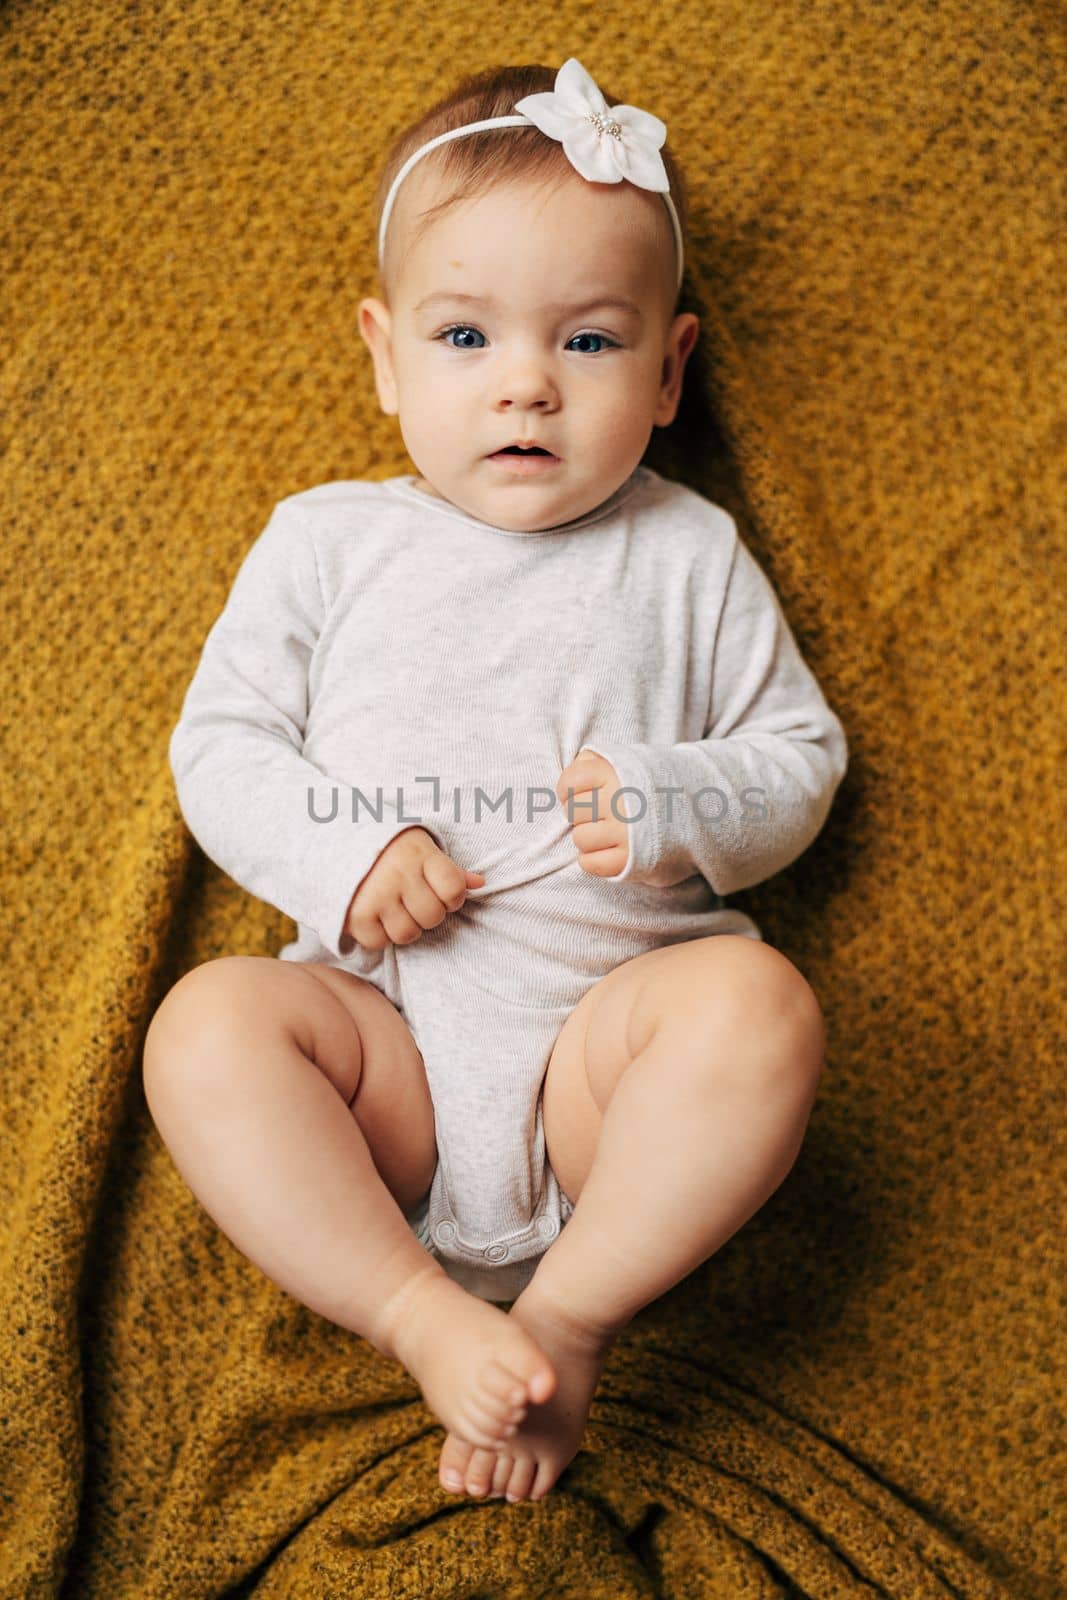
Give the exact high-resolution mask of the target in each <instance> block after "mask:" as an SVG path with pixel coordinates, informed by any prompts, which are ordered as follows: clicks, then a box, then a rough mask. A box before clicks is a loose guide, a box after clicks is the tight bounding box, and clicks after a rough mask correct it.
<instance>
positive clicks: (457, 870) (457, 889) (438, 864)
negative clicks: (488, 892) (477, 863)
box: [422, 854, 480, 911]
mask: <svg viewBox="0 0 1067 1600" xmlns="http://www.w3.org/2000/svg"><path fill="white" fill-rule="evenodd" d="M422 875H423V877H424V878H425V879H426V882H427V883H428V884H429V886H430V888H431V889H432V890H433V892H434V894H435V895H436V896H437V898H438V899H439V900H440V902H441V904H442V906H444V908H445V910H446V911H458V910H459V908H460V906H461V905H462V904H463V902H464V900H466V898H467V890H468V889H470V888H472V887H475V888H476V887H477V885H471V884H469V883H468V882H467V879H468V877H471V876H480V874H471V873H468V872H465V871H464V870H463V868H462V867H461V866H459V864H458V863H457V862H455V861H453V860H452V857H451V856H446V855H443V854H442V855H437V856H431V857H430V859H429V860H427V861H424V862H423V866H422Z"/></svg>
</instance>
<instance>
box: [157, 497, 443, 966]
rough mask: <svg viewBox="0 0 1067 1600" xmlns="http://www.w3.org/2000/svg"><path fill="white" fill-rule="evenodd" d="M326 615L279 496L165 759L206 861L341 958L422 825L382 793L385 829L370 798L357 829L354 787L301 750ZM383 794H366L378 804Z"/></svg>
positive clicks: (305, 535)
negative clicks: (394, 843) (406, 841)
mask: <svg viewBox="0 0 1067 1600" xmlns="http://www.w3.org/2000/svg"><path fill="white" fill-rule="evenodd" d="M325 609H326V608H325V604H324V600H323V595H322V590H321V587H320V582H319V575H318V566H317V562H316V552H315V544H314V539H313V535H312V532H311V529H310V528H309V527H308V526H307V525H306V524H305V522H304V521H303V520H302V518H301V516H300V513H299V511H298V510H297V509H296V508H294V507H293V506H291V505H288V504H287V503H286V502H285V501H281V502H280V503H279V504H278V505H277V506H276V507H275V509H274V511H273V512H272V514H271V517H270V520H269V522H268V524H267V526H266V528H265V529H264V530H263V532H262V533H261V534H260V535H259V537H258V539H257V540H256V541H255V543H254V544H253V545H252V546H251V548H250V549H249V551H248V553H247V554H246V556H245V558H244V561H243V563H242V565H241V567H240V570H239V571H238V573H237V576H236V578H235V580H234V583H233V587H232V589H231V591H230V594H229V597H228V599H227V601H226V604H225V607H224V608H223V610H222V612H221V613H220V615H219V616H218V618H217V620H216V621H215V623H214V624H213V626H212V628H211V630H210V632H209V633H208V636H207V639H206V641H205V643H204V647H203V651H202V653H201V657H200V661H199V664H198V666H197V668H196V672H195V674H194V676H193V679H192V682H191V683H190V685H189V687H188V690H187V691H186V695H185V700H184V703H183V705H182V709H181V714H180V717H179V720H178V723H177V725H176V727H175V728H174V731H173V733H172V735H171V739H170V747H169V755H170V765H171V771H172V773H173V775H174V782H175V786H176V789H177V794H178V802H179V805H180V807H181V811H182V815H183V816H184V818H185V821H186V824H187V825H188V828H189V831H190V832H191V833H192V835H193V837H194V838H195V839H196V841H197V843H198V844H199V845H200V847H201V849H202V850H203V851H204V853H205V855H207V856H208V857H210V859H211V860H212V861H214V862H215V864H216V865H217V866H219V867H221V868H222V869H223V871H224V872H226V873H228V874H229V876H230V877H231V878H233V879H234V881H235V882H236V883H239V884H240V885H241V887H242V888H243V889H247V890H248V891H249V893H250V894H253V895H255V896H256V897H257V898H258V899H260V900H265V901H266V902H267V903H268V904H270V905H273V906H275V907H276V908H277V909H278V910H280V911H283V912H285V914H286V916H289V917H292V918H293V919H294V921H296V922H297V923H303V924H305V925H307V926H308V927H310V928H313V929H314V930H315V932H316V933H317V934H318V936H319V938H320V939H321V941H322V943H323V945H324V947H325V948H326V949H328V950H329V951H330V952H331V953H332V954H333V955H336V956H339V957H342V958H343V957H344V956H346V955H348V954H350V953H351V951H352V950H353V949H354V948H355V941H354V940H353V939H352V938H351V936H350V935H348V934H345V933H343V931H342V930H343V927H344V919H345V914H346V912H347V909H348V906H349V903H350V902H351V899H352V896H353V894H354V893H355V891H356V889H357V887H358V885H359V883H360V881H361V880H362V879H363V878H364V877H365V875H366V874H367V872H369V870H370V868H371V867H372V866H373V865H374V862H375V861H376V860H377V858H378V856H379V855H380V854H381V852H382V850H384V848H385V846H386V845H387V844H388V843H389V842H390V840H391V839H393V838H395V837H396V835H397V834H398V833H402V832H403V831H404V829H405V828H409V827H411V826H413V823H414V821H415V819H413V818H412V817H410V816H406V815H403V814H402V813H400V812H398V808H397V806H396V804H395V803H391V802H389V801H388V800H386V799H385V797H384V795H383V796H381V820H380V821H379V820H377V819H376V817H375V816H374V815H372V814H371V813H370V812H368V809H367V805H366V804H365V803H364V801H363V800H362V799H361V800H360V802H359V807H358V811H359V823H360V825H359V826H358V827H352V826H349V825H346V824H347V823H348V822H349V821H350V819H351V817H352V816H353V814H354V812H353V796H354V794H355V790H354V789H353V787H351V786H350V785H348V784H347V783H342V782H339V781H338V780H337V779H335V778H333V777H331V776H330V774H328V773H325V772H323V771H322V770H321V769H320V768H319V767H317V766H315V765H313V764H312V763H311V762H310V761H308V760H307V759H305V757H304V756H303V755H302V754H301V751H302V748H303V743H304V735H305V729H306V726H307V718H308V709H309V696H308V679H309V669H310V666H311V661H312V657H313V654H314V651H315V647H316V642H317V640H318V637H319V634H320V632H321V630H322V626H323V622H324V620H325ZM335 796H336V810H335V808H334V797H335ZM377 799H378V797H377V795H375V794H368V795H367V796H366V800H367V801H368V802H369V803H370V804H371V805H372V806H373V807H374V809H375V810H377ZM327 819H330V820H327ZM331 823H332V825H331ZM420 826H426V825H425V824H422V823H420ZM427 831H428V832H429V833H431V834H432V835H433V837H434V838H435V839H436V840H437V842H438V843H439V844H440V842H441V841H440V838H439V836H438V835H437V834H436V833H435V832H434V830H433V829H432V828H427Z"/></svg>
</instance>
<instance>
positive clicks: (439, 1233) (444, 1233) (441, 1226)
mask: <svg viewBox="0 0 1067 1600" xmlns="http://www.w3.org/2000/svg"><path fill="white" fill-rule="evenodd" d="M433 1236H434V1238H435V1239H436V1240H437V1242H438V1244H448V1242H449V1240H451V1239H454V1238H455V1237H456V1224H455V1223H454V1222H439V1223H438V1224H437V1226H436V1228H435V1229H434V1230H433Z"/></svg>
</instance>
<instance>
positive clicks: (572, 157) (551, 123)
mask: <svg viewBox="0 0 1067 1600" xmlns="http://www.w3.org/2000/svg"><path fill="white" fill-rule="evenodd" d="M515 110H516V111H518V112H521V113H522V115H523V116H525V117H529V119H530V121H531V122H532V123H533V124H534V125H535V127H537V128H540V130H541V132H542V133H547V134H548V136H549V138H550V139H558V140H560V142H561V143H562V145H563V149H564V152H565V153H566V155H567V157H568V159H569V161H570V162H571V164H572V165H573V166H574V167H575V168H576V169H577V171H578V172H579V173H581V175H582V177H583V178H587V179H588V180H589V181H590V182H591V183H621V182H622V180H623V179H624V178H625V179H627V180H628V181H629V182H630V183H633V184H636V185H637V187H638V188H639V189H653V190H655V191H656V193H657V194H667V193H668V192H669V190H670V179H669V178H668V177H667V169H666V167H665V166H664V165H663V157H662V156H661V155H660V153H659V152H660V146H661V145H662V144H663V143H664V141H665V140H666V138H667V127H666V124H665V123H663V122H661V121H660V119H659V118H658V117H654V116H653V115H652V113H651V112H650V111H639V110H638V108H637V107H636V106H625V105H620V106H610V107H609V105H608V103H607V101H606V100H605V99H604V96H603V95H602V94H601V92H600V90H599V89H598V88H597V86H596V84H595V82H594V81H593V79H592V78H591V77H590V75H589V73H588V72H587V71H586V70H585V68H584V67H583V66H582V63H581V62H580V61H577V60H575V58H574V56H571V57H570V58H569V60H567V61H565V62H564V63H563V65H562V67H560V69H559V71H558V72H557V73H556V86H555V88H554V90H553V91H552V92H551V93H550V94H548V93H546V94H528V95H526V96H525V97H524V98H523V99H522V100H517V101H516V102H515Z"/></svg>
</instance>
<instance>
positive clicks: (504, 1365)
mask: <svg viewBox="0 0 1067 1600" xmlns="http://www.w3.org/2000/svg"><path fill="white" fill-rule="evenodd" d="M383 1327H385V1328H386V1329H387V1330H388V1339H387V1344H388V1347H389V1350H390V1353H391V1354H395V1356H396V1359H397V1360H398V1361H400V1362H402V1363H403V1365H404V1366H405V1367H406V1368H407V1369H408V1371H409V1372H410V1373H411V1375H412V1377H413V1378H414V1379H415V1381H416V1382H417V1384H418V1385H419V1388H420V1389H421V1390H422V1393H423V1397H424V1399H425V1401H426V1404H427V1405H428V1406H429V1408H430V1410H431V1411H433V1412H434V1413H435V1415H436V1416H437V1417H438V1418H439V1419H440V1421H441V1422H442V1423H443V1425H444V1426H445V1428H447V1429H450V1430H451V1431H452V1432H453V1433H455V1434H457V1435H458V1436H459V1437H461V1438H463V1439H466V1440H467V1441H469V1443H470V1444H471V1445H474V1444H479V1445H486V1446H493V1445H496V1444H498V1443H502V1442H503V1440H504V1439H505V1438H506V1437H507V1436H508V1430H509V1429H510V1430H512V1431H514V1428H515V1425H516V1424H517V1423H519V1422H520V1421H521V1419H522V1417H523V1416H524V1415H525V1412H526V1407H527V1405H528V1404H529V1403H530V1402H531V1401H532V1400H535V1399H536V1400H543V1399H545V1398H546V1397H547V1396H548V1395H550V1394H552V1392H553V1390H554V1389H555V1386H556V1374H555V1371H554V1369H553V1367H552V1364H551V1362H549V1361H547V1360H546V1359H545V1355H544V1352H543V1351H542V1350H541V1349H540V1348H539V1347H538V1345H537V1343H536V1341H535V1340H534V1339H533V1338H532V1337H531V1336H530V1335H529V1334H528V1333H527V1332H526V1331H525V1329H524V1328H523V1327H522V1326H521V1325H520V1324H519V1323H518V1322H516V1321H514V1320H513V1319H512V1318H511V1317H510V1316H508V1315H506V1314H505V1313H504V1312H503V1311H501V1310H499V1309H498V1308H497V1307H496V1306H493V1305H490V1304H489V1302H488V1301H487V1300H480V1299H478V1297H477V1296H475V1295H472V1294H468V1293H467V1291H466V1290H465V1289H462V1288H460V1286H459V1284H458V1283H456V1282H454V1281H453V1279H451V1278H450V1277H448V1275H447V1273H445V1272H444V1270H443V1269H442V1268H441V1267H439V1266H436V1265H434V1266H432V1267H430V1268H428V1269H427V1270H426V1271H425V1272H417V1273H416V1274H415V1275H414V1277H412V1278H409V1279H408V1281H407V1283H406V1284H405V1285H404V1287H403V1289H402V1290H401V1291H400V1292H399V1294H397V1295H395V1296H394V1298H393V1299H392V1300H391V1301H390V1303H389V1305H388V1307H387V1308H386V1310H385V1313H384V1315H383Z"/></svg>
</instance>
